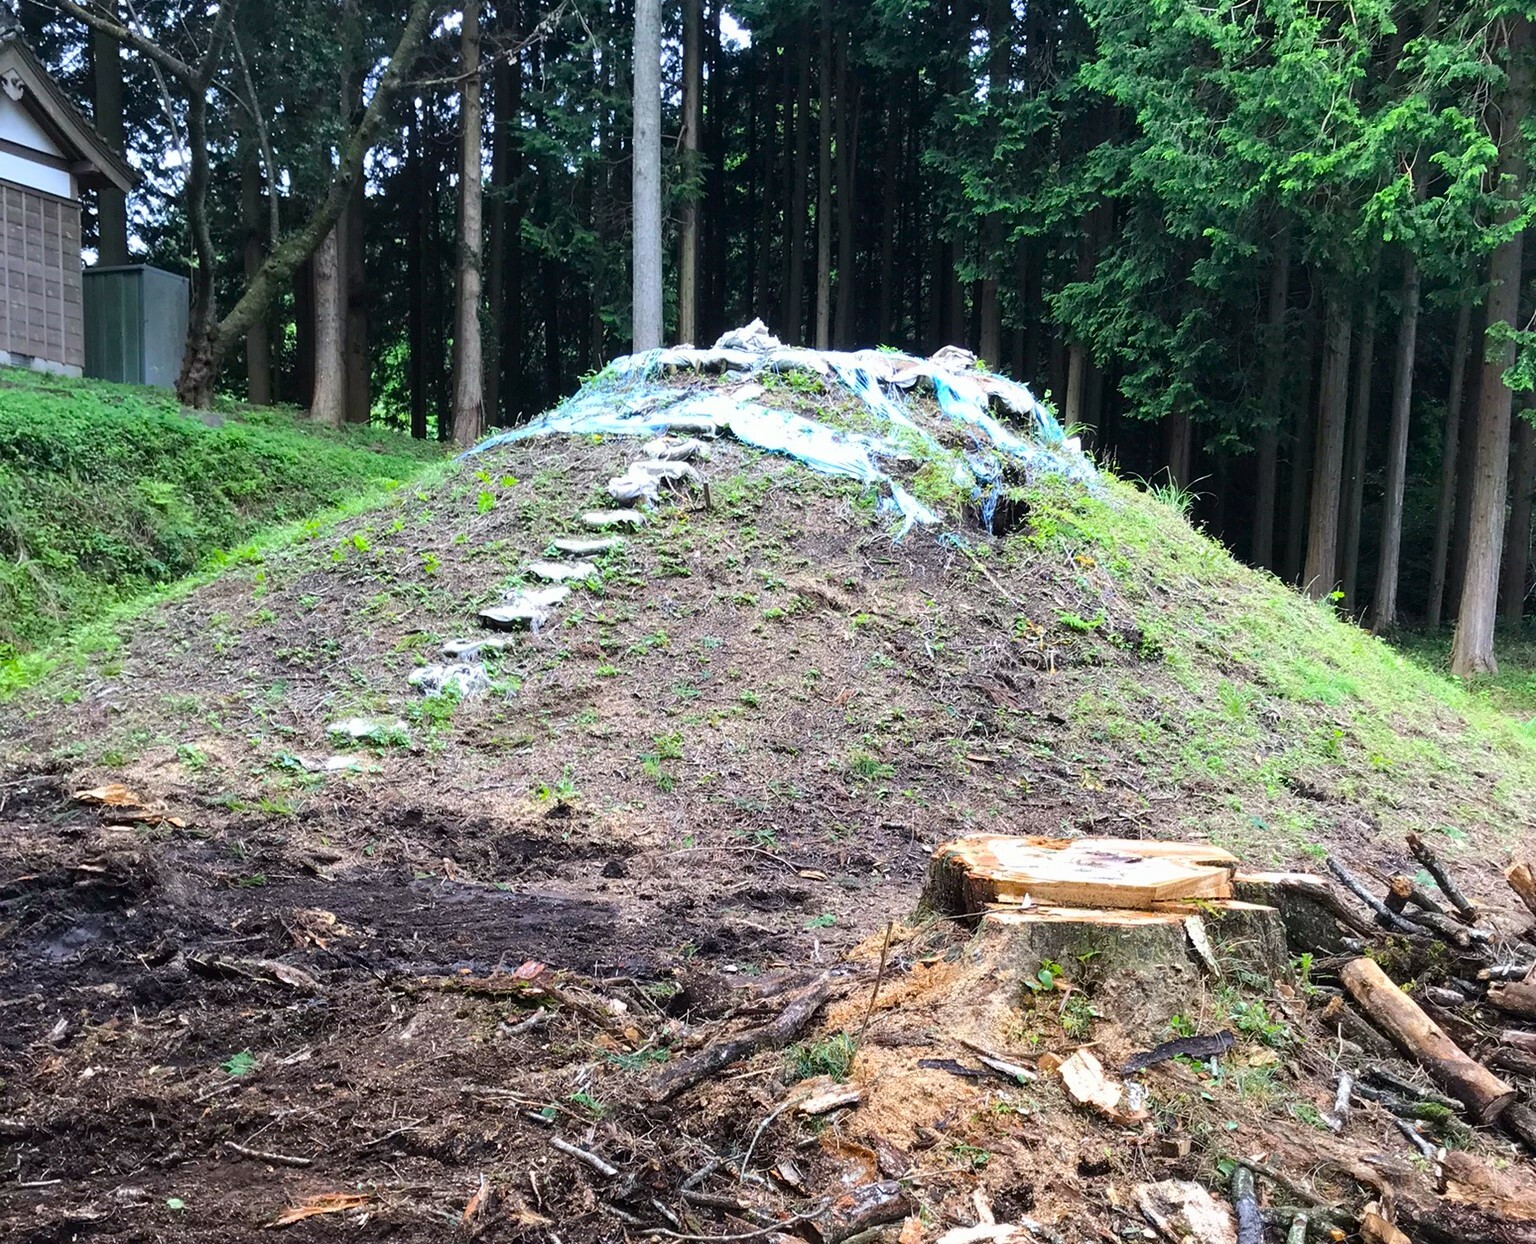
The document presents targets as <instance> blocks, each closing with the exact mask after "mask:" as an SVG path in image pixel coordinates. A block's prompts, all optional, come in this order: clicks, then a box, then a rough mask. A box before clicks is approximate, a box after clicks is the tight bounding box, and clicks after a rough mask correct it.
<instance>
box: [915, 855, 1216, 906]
mask: <svg viewBox="0 0 1536 1244" xmlns="http://www.w3.org/2000/svg"><path fill="white" fill-rule="evenodd" d="M1236 866H1237V859H1236V857H1235V856H1233V855H1231V854H1229V853H1228V852H1226V851H1223V850H1221V848H1219V847H1210V846H1207V845H1205V844H1201V843H1176V842H1154V841H1143V840H1139V839H1118V838H1076V839H1067V840H1063V839H1055V838H1012V837H1007V836H1005V835H1000V834H978V835H975V836H973V837H969V838H960V839H957V840H956V841H954V842H948V843H945V844H943V845H942V846H940V847H939V848H938V850H936V851H935V852H934V855H933V861H932V863H931V865H930V867H929V871H928V887H927V895H926V897H927V899H928V902H929V903H930V905H932V906H933V907H934V908H936V909H937V910H939V911H943V912H947V913H949V914H950V915H953V916H960V917H963V918H974V917H978V916H980V915H981V914H982V913H983V912H984V911H986V910H987V908H988V907H990V906H991V905H993V904H997V903H1015V904H1017V903H1023V902H1025V901H1028V902H1031V903H1041V904H1046V905H1048V906H1058V907H1073V908H1113V909H1139V910H1142V911H1147V910H1150V909H1151V908H1152V907H1153V905H1154V904H1156V903H1160V902H1166V901H1168V900H1171V899H1188V898H1203V899H1225V898H1231V897H1232V871H1233V869H1234V868H1235V867H1236Z"/></svg>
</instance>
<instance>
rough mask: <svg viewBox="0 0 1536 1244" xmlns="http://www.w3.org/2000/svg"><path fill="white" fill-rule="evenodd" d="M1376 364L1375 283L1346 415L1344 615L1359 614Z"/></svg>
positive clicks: (1367, 304) (1341, 557)
mask: <svg viewBox="0 0 1536 1244" xmlns="http://www.w3.org/2000/svg"><path fill="white" fill-rule="evenodd" d="M1375 361H1376V281H1375V278H1374V277H1373V278H1372V279H1371V281H1370V284H1369V288H1368V289H1367V291H1366V302H1365V311H1364V313H1363V315H1362V319H1361V325H1360V340H1359V349H1358V350H1356V352H1355V400H1354V402H1353V407H1354V409H1353V411H1352V412H1351V413H1350V424H1349V452H1348V457H1347V461H1346V464H1345V480H1346V487H1345V490H1344V505H1343V513H1342V515H1341V525H1342V527H1343V537H1342V540H1341V547H1340V549H1339V579H1340V581H1341V583H1342V586H1343V592H1344V600H1343V605H1344V612H1345V613H1346V614H1348V615H1349V616H1351V617H1354V616H1356V615H1357V614H1358V613H1359V601H1358V600H1357V599H1356V588H1357V587H1358V585H1359V578H1360V518H1361V513H1362V511H1363V509H1364V504H1365V449H1366V443H1367V441H1368V439H1369V437H1370V430H1371V370H1372V368H1373V366H1374V365H1375Z"/></svg>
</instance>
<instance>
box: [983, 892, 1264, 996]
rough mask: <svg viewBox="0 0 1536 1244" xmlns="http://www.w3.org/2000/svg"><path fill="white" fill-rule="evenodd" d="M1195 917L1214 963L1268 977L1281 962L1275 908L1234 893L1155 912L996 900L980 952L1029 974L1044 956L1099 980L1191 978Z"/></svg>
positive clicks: (1196, 962)
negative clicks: (1013, 903)
mask: <svg viewBox="0 0 1536 1244" xmlns="http://www.w3.org/2000/svg"><path fill="white" fill-rule="evenodd" d="M1190 920H1199V921H1200V922H1201V924H1202V925H1203V932H1204V935H1205V938H1206V940H1207V941H1208V942H1209V943H1210V945H1211V947H1212V948H1213V949H1214V950H1215V952H1216V958H1217V961H1218V963H1222V964H1225V963H1235V964H1238V965H1240V966H1242V967H1245V968H1247V969H1249V970H1251V971H1254V972H1258V973H1261V974H1264V975H1273V974H1274V973H1275V972H1276V971H1280V970H1283V969H1284V965H1285V963H1286V952H1285V931H1284V929H1283V928H1282V927H1281V924H1280V913H1279V912H1277V911H1276V910H1275V909H1274V908H1273V907H1261V906H1259V905H1257V904H1255V903H1240V902H1236V901H1233V900H1231V899H1218V900H1215V901H1201V902H1199V903H1191V904H1183V903H1179V904H1172V903H1169V904H1161V905H1160V910H1158V911H1138V910H1135V909H1120V910H1115V911H1100V910H1096V909H1094V908H1080V907H1027V908H1021V907H1017V906H1007V905H1001V904H1000V905H997V906H994V907H993V908H991V909H990V910H988V911H987V912H986V914H985V915H984V916H983V917H982V919H981V927H980V937H981V939H982V943H983V946H984V950H983V953H984V954H986V955H987V956H988V957H989V958H991V959H992V960H994V961H995V962H997V964H998V965H999V967H1002V968H1005V969H1006V968H1010V967H1014V968H1017V969H1018V971H1020V972H1021V973H1022V974H1023V975H1025V976H1033V975H1034V974H1035V973H1036V972H1037V971H1038V970H1039V967H1040V964H1041V963H1042V962H1045V961H1050V962H1052V963H1061V964H1065V965H1067V966H1068V967H1069V969H1070V968H1072V967H1073V965H1078V964H1082V965H1091V971H1092V973H1093V975H1094V976H1095V977H1097V978H1099V979H1106V978H1108V977H1112V976H1125V975H1133V976H1144V977H1148V978H1158V979H1168V978H1173V977H1179V976H1185V977H1187V978H1188V979H1189V980H1193V979H1194V977H1195V976H1196V975H1197V971H1198V967H1199V965H1200V964H1201V963H1202V958H1201V956H1200V955H1199V954H1198V952H1197V951H1196V949H1195V946H1194V944H1193V943H1192V941H1191V939H1190V930H1189V928H1188V926H1187V922H1188V921H1190Z"/></svg>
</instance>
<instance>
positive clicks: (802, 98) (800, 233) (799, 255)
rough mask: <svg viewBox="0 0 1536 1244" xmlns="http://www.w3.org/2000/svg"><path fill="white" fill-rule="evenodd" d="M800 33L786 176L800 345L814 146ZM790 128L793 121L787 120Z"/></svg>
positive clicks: (791, 331)
mask: <svg viewBox="0 0 1536 1244" xmlns="http://www.w3.org/2000/svg"><path fill="white" fill-rule="evenodd" d="M806 33H807V32H806V31H804V30H802V31H801V32H800V39H799V43H800V57H799V65H798V67H797V73H796V78H795V131H794V132H795V138H794V152H793V156H792V158H791V160H790V161H789V163H788V165H787V166H786V167H785V170H784V171H785V175H786V176H787V177H788V178H789V185H790V195H789V230H788V232H789V244H788V249H787V254H786V255H785V277H784V312H783V322H784V330H783V331H784V340H785V341H786V342H787V343H788V344H790V345H799V344H800V343H801V342H803V341H804V340H805V337H804V332H805V227H806V221H805V200H806V192H805V187H806V182H807V181H809V180H810V176H809V167H810V145H811V41H810V40H809V39H808V38H806V37H805V36H806ZM784 123H785V128H786V129H788V126H789V118H788V117H787V116H786V117H785V122H784Z"/></svg>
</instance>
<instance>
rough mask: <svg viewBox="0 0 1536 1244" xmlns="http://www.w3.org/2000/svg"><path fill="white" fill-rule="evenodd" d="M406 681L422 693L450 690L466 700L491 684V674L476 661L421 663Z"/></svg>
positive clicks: (437, 693)
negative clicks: (439, 663)
mask: <svg viewBox="0 0 1536 1244" xmlns="http://www.w3.org/2000/svg"><path fill="white" fill-rule="evenodd" d="M405 681H406V682H408V683H409V684H410V685H411V686H413V687H415V688H416V690H417V691H420V692H421V693H422V694H423V695H441V694H442V693H443V692H444V691H452V692H454V693H455V694H456V695H458V697H459V698H460V699H464V700H467V699H468V698H469V697H470V696H472V695H478V694H479V693H480V692H482V691H484V690H486V689H487V688H488V687H489V686H490V685H491V676H490V675H489V674H487V673H486V672H485V667H484V666H483V665H481V664H480V663H479V662H478V661H453V662H449V663H446V664H442V665H422V666H419V667H418V668H416V669H413V670H412V671H411V672H410V674H409V675H408V676H407V678H406V680H405Z"/></svg>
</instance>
